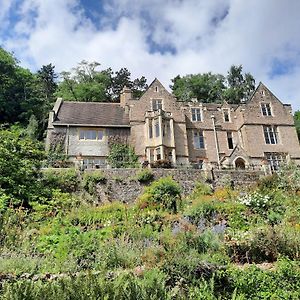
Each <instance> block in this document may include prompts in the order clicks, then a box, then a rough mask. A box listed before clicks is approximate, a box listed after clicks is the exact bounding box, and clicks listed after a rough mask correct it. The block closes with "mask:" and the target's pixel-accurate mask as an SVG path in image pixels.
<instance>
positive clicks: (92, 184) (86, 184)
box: [82, 171, 106, 195]
mask: <svg viewBox="0 0 300 300" xmlns="http://www.w3.org/2000/svg"><path fill="white" fill-rule="evenodd" d="M105 182H106V178H105V175H104V174H103V172H101V171H93V172H85V173H84V175H83V181H82V185H83V188H84V189H85V190H86V191H87V192H88V193H90V194H91V195H94V194H95V189H96V186H97V184H98V183H105Z"/></svg>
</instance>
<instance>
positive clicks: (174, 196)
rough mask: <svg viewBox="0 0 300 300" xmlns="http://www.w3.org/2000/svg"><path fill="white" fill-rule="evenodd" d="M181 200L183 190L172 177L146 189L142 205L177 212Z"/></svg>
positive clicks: (142, 197) (158, 181)
mask: <svg viewBox="0 0 300 300" xmlns="http://www.w3.org/2000/svg"><path fill="white" fill-rule="evenodd" d="M180 199H181V189H180V187H179V185H178V183H176V182H175V181H174V180H173V179H172V178H171V177H165V178H161V179H159V180H157V181H154V182H153V183H152V184H151V185H150V186H149V187H147V188H145V191H144V193H143V194H142V196H141V197H140V202H141V203H140V204H141V205H146V206H147V205H149V206H153V207H159V208H164V209H167V210H169V211H172V212H176V211H177V208H178V205H179V201H180Z"/></svg>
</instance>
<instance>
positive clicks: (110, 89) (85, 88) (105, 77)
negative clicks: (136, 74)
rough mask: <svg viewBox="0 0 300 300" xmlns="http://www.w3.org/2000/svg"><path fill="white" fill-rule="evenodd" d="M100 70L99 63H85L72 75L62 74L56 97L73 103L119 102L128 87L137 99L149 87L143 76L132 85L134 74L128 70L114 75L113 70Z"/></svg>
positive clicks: (66, 72) (79, 65) (67, 72)
mask: <svg viewBox="0 0 300 300" xmlns="http://www.w3.org/2000/svg"><path fill="white" fill-rule="evenodd" d="M99 66H100V63H98V62H88V61H85V60H83V61H81V62H80V63H79V64H78V66H77V67H75V68H72V70H71V71H64V72H62V73H61V77H62V81H61V82H60V83H59V85H58V90H57V92H56V95H57V96H58V97H62V98H64V99H66V100H73V101H85V102H118V101H119V97H120V93H121V91H122V89H123V88H124V87H125V86H127V87H128V88H130V89H132V92H133V96H136V97H140V96H141V94H142V93H143V92H144V91H145V90H146V89H147V87H148V86H147V83H146V82H147V80H146V78H145V77H144V76H142V77H141V78H136V79H135V80H133V81H131V79H130V76H131V73H130V72H129V71H128V70H127V69H126V68H121V69H120V70H119V71H117V72H113V71H112V69H111V68H108V69H105V70H98V68H99Z"/></svg>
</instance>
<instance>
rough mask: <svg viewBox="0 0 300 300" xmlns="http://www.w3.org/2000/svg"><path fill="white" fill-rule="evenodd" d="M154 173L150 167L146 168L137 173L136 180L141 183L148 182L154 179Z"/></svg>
mask: <svg viewBox="0 0 300 300" xmlns="http://www.w3.org/2000/svg"><path fill="white" fill-rule="evenodd" d="M153 178H154V175H153V173H152V172H151V170H149V169H144V170H142V171H140V172H138V173H137V174H136V180H137V181H139V182H140V183H148V182H150V181H151V180H153Z"/></svg>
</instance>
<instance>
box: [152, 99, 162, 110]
mask: <svg viewBox="0 0 300 300" xmlns="http://www.w3.org/2000/svg"><path fill="white" fill-rule="evenodd" d="M159 109H162V100H160V99H153V100H152V110H159Z"/></svg>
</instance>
